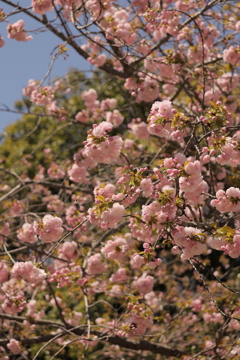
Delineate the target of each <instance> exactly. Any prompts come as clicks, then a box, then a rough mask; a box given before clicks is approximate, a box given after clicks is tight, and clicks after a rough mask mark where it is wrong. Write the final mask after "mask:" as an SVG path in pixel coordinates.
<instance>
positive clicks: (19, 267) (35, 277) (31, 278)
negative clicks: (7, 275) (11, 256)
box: [11, 261, 47, 284]
mask: <svg viewBox="0 0 240 360" xmlns="http://www.w3.org/2000/svg"><path fill="white" fill-rule="evenodd" d="M11 273H12V275H13V276H14V277H16V278H18V279H23V280H24V281H26V282H28V283H30V284H39V283H41V282H42V281H43V280H44V279H45V278H46V276H47V274H46V273H45V271H44V270H42V269H38V268H37V267H36V266H34V265H33V263H32V262H31V261H26V262H16V263H15V264H14V265H13V268H12V270H11Z"/></svg>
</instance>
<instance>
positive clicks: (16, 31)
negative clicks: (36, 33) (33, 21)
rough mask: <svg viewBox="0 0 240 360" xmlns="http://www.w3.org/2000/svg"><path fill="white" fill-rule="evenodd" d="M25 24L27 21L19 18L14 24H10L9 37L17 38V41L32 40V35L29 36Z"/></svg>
mask: <svg viewBox="0 0 240 360" xmlns="http://www.w3.org/2000/svg"><path fill="white" fill-rule="evenodd" d="M24 25H25V23H24V21H23V20H18V21H17V22H15V23H14V24H9V25H8V27H7V32H8V38H9V39H15V40H17V41H28V40H32V36H27V33H26V30H25V29H24Z"/></svg>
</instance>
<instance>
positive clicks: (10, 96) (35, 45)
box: [0, 3, 90, 132]
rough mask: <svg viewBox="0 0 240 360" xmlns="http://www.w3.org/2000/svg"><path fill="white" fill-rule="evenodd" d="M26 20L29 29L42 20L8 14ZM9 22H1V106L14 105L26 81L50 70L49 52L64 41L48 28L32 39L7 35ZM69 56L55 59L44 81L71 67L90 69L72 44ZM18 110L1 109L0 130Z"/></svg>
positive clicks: (13, 119)
mask: <svg viewBox="0 0 240 360" xmlns="http://www.w3.org/2000/svg"><path fill="white" fill-rule="evenodd" d="M1 7H4V11H5V13H7V12H10V11H11V10H12V9H11V7H7V6H5V5H4V4H3V3H1ZM20 19H23V20H24V21H25V29H26V30H30V31H31V30H35V29H36V28H39V27H40V24H38V23H37V22H35V20H33V19H30V18H28V17H27V16H26V15H24V14H17V15H14V16H12V17H10V18H9V23H14V22H16V21H17V20H20ZM7 25H8V24H7V23H6V22H5V23H0V34H1V35H2V37H3V39H4V41H5V45H4V46H3V47H2V48H0V108H3V107H4V106H3V105H6V106H8V107H9V108H11V109H12V108H13V104H14V102H15V101H16V100H19V99H21V98H22V89H23V87H24V86H26V85H27V83H28V80H29V79H34V80H42V79H43V78H44V76H45V74H46V73H47V71H48V68H49V65H50V63H51V58H50V54H51V52H52V50H53V49H54V47H55V46H56V45H58V44H61V43H62V41H61V40H59V39H58V38H57V37H56V36H54V35H53V34H51V33H49V32H45V33H39V34H35V33H31V32H30V31H29V35H32V36H33V39H32V40H30V41H27V42H19V41H16V40H13V39H8V38H7V31H6V28H7ZM68 54H69V57H67V59H66V60H63V57H59V58H58V59H57V61H55V63H54V66H53V69H52V72H51V74H50V77H49V78H48V80H46V82H45V84H47V83H48V82H49V81H50V80H51V79H52V78H54V77H55V76H62V75H64V74H66V72H67V71H68V70H69V68H70V67H75V68H77V69H79V70H87V69H89V68H90V67H89V65H88V63H87V62H86V61H85V60H84V59H82V58H81V57H80V56H79V55H78V54H77V53H76V52H75V51H74V50H72V49H70V48H69V51H68ZM19 118H20V116H19V115H17V114H11V113H9V112H3V111H0V132H2V131H3V129H4V128H5V126H6V125H7V124H9V123H11V122H14V121H15V120H17V119H19Z"/></svg>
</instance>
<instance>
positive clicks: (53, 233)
mask: <svg viewBox="0 0 240 360" xmlns="http://www.w3.org/2000/svg"><path fill="white" fill-rule="evenodd" d="M33 228H34V231H35V233H36V234H37V235H39V237H40V238H41V240H42V241H44V242H55V241H58V240H59V239H60V237H61V235H62V233H63V228H62V219H60V218H59V217H57V216H52V215H49V214H48V215H45V216H44V218H43V219H42V222H40V223H38V222H36V221H34V224H33Z"/></svg>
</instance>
